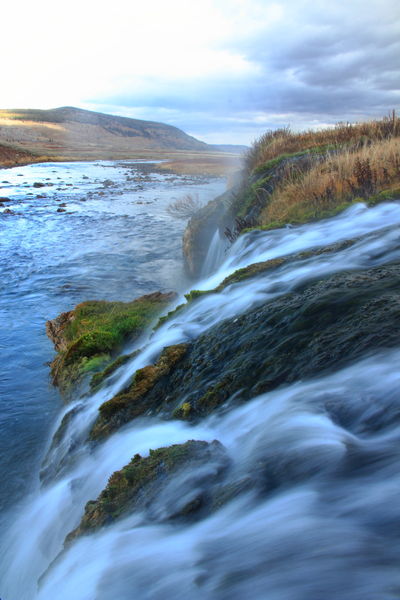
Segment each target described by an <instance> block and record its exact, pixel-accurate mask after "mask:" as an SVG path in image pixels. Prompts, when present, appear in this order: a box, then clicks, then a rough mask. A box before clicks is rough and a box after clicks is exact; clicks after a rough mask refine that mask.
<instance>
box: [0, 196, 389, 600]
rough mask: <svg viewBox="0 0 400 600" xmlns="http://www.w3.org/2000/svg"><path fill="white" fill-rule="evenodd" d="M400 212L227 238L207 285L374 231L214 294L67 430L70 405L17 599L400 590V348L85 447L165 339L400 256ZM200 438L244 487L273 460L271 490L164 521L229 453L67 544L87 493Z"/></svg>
mask: <svg viewBox="0 0 400 600" xmlns="http://www.w3.org/2000/svg"><path fill="white" fill-rule="evenodd" d="M399 224H400V204H399V203H391V204H382V205H380V206H377V207H375V208H372V209H367V208H366V207H365V206H363V205H361V204H360V205H356V206H354V207H353V208H351V209H349V210H348V211H346V212H345V213H343V214H342V215H339V216H338V217H336V218H334V219H329V220H326V221H323V222H320V223H315V224H309V225H305V226H302V227H297V228H287V229H282V230H277V231H274V232H253V233H249V234H246V235H245V236H243V237H241V238H240V239H239V240H238V241H237V242H236V243H235V244H234V245H233V246H232V247H231V248H230V249H229V251H228V252H222V251H220V245H219V244H218V238H215V239H214V241H213V252H214V253H215V252H216V251H217V250H218V253H219V254H218V256H219V258H218V261H215V262H214V264H213V258H212V257H209V259H208V261H207V264H208V265H209V266H208V268H209V269H211V268H213V269H214V272H212V273H208V274H205V275H204V278H203V279H202V280H201V281H200V282H198V283H196V285H195V287H196V288H200V289H210V288H212V287H214V286H215V285H217V284H218V283H220V282H221V281H222V279H224V277H226V275H227V274H229V273H231V272H233V271H234V270H236V269H237V268H239V267H243V266H245V265H248V264H251V263H253V262H257V261H261V260H267V259H270V258H275V257H279V256H285V255H287V254H291V253H294V252H298V251H300V250H307V249H309V248H315V247H318V246H324V245H326V244H328V243H334V242H336V241H341V240H345V239H349V238H358V239H357V241H356V242H355V243H354V244H353V245H352V246H349V247H347V248H343V249H341V250H338V251H337V252H334V253H331V254H329V255H327V254H321V255H318V256H310V257H309V258H308V259H304V260H301V261H294V262H291V263H287V264H286V265H284V266H283V267H282V268H280V269H279V270H277V271H272V272H269V273H268V272H266V273H265V274H264V275H262V276H261V277H258V278H257V279H253V280H250V281H244V282H241V283H238V284H235V285H231V286H229V287H227V288H226V289H225V290H224V291H223V292H221V293H219V294H210V295H207V296H204V297H201V298H200V299H199V300H198V301H196V302H195V303H192V304H190V305H188V307H187V309H186V310H184V311H180V312H179V313H177V314H176V316H175V317H174V318H172V319H171V320H170V321H168V322H167V323H165V324H164V325H163V326H162V327H161V328H159V329H158V330H157V331H156V332H155V333H154V334H150V333H149V334H148V337H147V339H146V338H144V339H142V340H141V341H140V345H141V347H142V348H143V350H142V352H141V353H140V354H139V355H138V356H137V357H136V358H135V359H133V360H131V361H130V362H129V363H127V364H126V365H124V366H123V367H121V368H120V369H119V371H117V372H116V373H115V375H114V376H113V378H111V380H110V382H109V383H108V384H107V385H106V386H104V387H103V388H102V389H101V390H100V391H98V392H97V393H96V394H93V395H87V396H85V397H83V398H79V399H77V400H76V401H75V402H73V403H72V404H71V405H68V406H67V407H65V408H64V409H63V410H62V411H60V413H59V415H58V421H57V423H56V424H55V425H54V427H57V424H59V423H60V422H61V419H62V418H63V416H64V415H66V414H67V413H69V412H70V419H69V425H68V426H67V427H65V428H64V431H63V435H62V438H61V440H59V441H58V442H57V444H54V445H53V446H52V447H51V448H50V451H49V452H48V454H47V457H46V460H45V472H46V477H45V482H44V483H43V485H42V487H39V486H38V487H37V489H35V490H34V491H33V492H32V493H31V495H30V496H29V497H28V498H27V499H26V500H25V501H24V502H22V503H21V504H20V505H19V506H18V507H17V508H16V509H15V510H12V511H10V512H9V513H8V521H9V527H8V528H4V533H3V537H2V543H1V549H0V561H1V562H0V564H1V566H0V582H1V584H0V596H1V598H2V600H30V599H35V600H52V599H53V598H60V599H61V600H64V599H65V600H67V599H70V598H74V599H76V600H111V598H113V599H115V598H118V599H120V600H128V599H131V598H137V599H141V600H142V599H143V600H166V599H176V598H182V600H183V599H185V600H186V599H188V598H190V599H193V600H198V599H199V600H200V599H205V598H206V599H210V600H214V599H215V600H225V599H226V600H227V599H228V598H229V599H230V600H231V599H234V600H242V599H244V598H246V599H247V598H254V599H256V600H258V599H260V600H261V599H268V600H278V599H279V600H322V599H323V600H337V599H338V598H340V599H341V600H377V599H379V600H389V599H390V600H392V599H394V598H399V597H400V569H399V564H400V544H399V541H400V540H399V538H400V529H399V527H398V523H399V517H400V514H399V513H400V502H399V489H400V487H399V484H400V470H399V458H400V457H399V453H400V450H399V448H400V446H399V438H400V433H399V429H398V426H397V425H398V421H399V415H400V395H399V386H400V372H399V369H398V364H399V359H400V349H390V350H386V351H385V350H381V351H380V352H376V353H375V355H374V356H371V355H369V356H366V357H365V358H364V359H363V360H360V361H359V362H357V363H355V364H352V365H349V366H348V367H347V368H345V369H342V370H341V371H338V372H333V373H330V374H328V375H324V376H323V377H320V378H315V379H313V380H311V381H300V382H297V383H296V384H294V385H291V386H286V387H284V388H282V389H279V390H276V391H274V392H270V393H268V394H263V395H261V396H258V397H255V398H254V399H252V400H251V401H250V402H247V403H246V404H245V405H244V406H242V407H239V408H235V409H233V410H231V411H230V412H227V413H225V414H224V415H223V416H221V415H213V416H211V417H209V418H207V419H205V420H204V421H202V422H201V423H200V424H198V425H195V426H193V425H189V424H186V423H182V422H178V421H177V422H175V421H167V422H163V421H162V420H160V419H158V418H157V419H156V418H142V419H139V420H136V421H133V422H132V423H130V424H128V425H127V426H125V427H124V428H123V429H122V430H120V431H119V432H117V433H115V434H114V435H112V436H111V437H110V438H109V439H108V440H106V441H105V442H104V443H102V444H99V445H98V446H96V447H95V448H94V449H89V447H87V446H86V445H85V443H84V439H85V436H86V433H87V430H88V428H89V427H90V426H91V424H92V423H93V421H94V420H95V418H96V415H97V408H98V406H99V405H100V404H101V403H102V402H104V401H105V400H107V399H109V398H111V397H112V396H113V395H114V394H115V393H116V392H117V391H118V390H120V389H121V388H122V387H123V386H124V385H126V383H127V381H129V379H130V378H131V377H132V375H133V373H134V372H135V370H136V369H137V368H139V367H141V366H143V365H145V364H149V362H151V361H153V360H155V359H156V358H157V356H158V355H159V354H160V352H161V350H162V348H163V347H165V346H167V345H170V344H173V343H179V342H182V341H186V340H191V339H194V338H196V337H197V336H198V335H200V334H201V333H203V332H204V331H206V330H207V329H208V328H210V327H212V326H213V325H214V324H216V323H217V322H219V321H221V320H223V319H225V318H229V317H235V316H236V315H239V314H240V313H243V312H244V311H246V310H248V309H249V308H251V307H254V306H256V305H257V304H260V303H264V302H266V301H268V300H269V299H273V298H276V297H278V296H279V295H282V294H285V293H287V292H288V291H290V290H291V289H293V287H294V286H296V285H298V284H299V283H300V282H304V281H307V280H308V279H315V278H318V277H322V276H326V275H328V274H330V273H335V272H339V271H341V270H344V269H345V270H359V269H365V268H369V267H371V266H376V265H382V264H385V263H388V262H391V261H393V260H398V259H400V235H399V227H398V226H399ZM220 242H221V240H220ZM164 249H165V248H164ZM169 251H170V250H169V249H168V256H169ZM95 263H96V261H94V262H93V264H94V265H95ZM87 268H88V270H89V271H91V267H90V266H87ZM180 301H181V300H178V302H180ZM56 312H57V311H56ZM188 439H195V440H205V441H212V440H214V439H217V440H219V441H220V442H221V443H222V444H223V445H224V447H225V449H226V451H227V453H228V455H229V458H230V460H231V464H232V467H231V469H230V471H229V477H230V481H231V483H232V484H235V483H237V482H238V481H245V480H246V477H248V476H249V475H250V474H257V473H258V472H259V470H260V468H261V467H260V465H262V468H263V469H267V470H268V469H269V470H270V471H271V473H273V477H272V479H273V484H272V483H270V485H271V489H270V493H268V494H266V493H265V490H264V493H262V494H260V493H259V492H260V490H257V489H251V490H249V489H248V490H247V491H243V490H242V493H240V494H239V493H238V494H237V496H236V497H235V498H234V499H233V500H231V501H230V502H229V503H227V504H226V505H225V506H223V507H222V508H220V509H219V510H218V511H216V512H215V513H213V514H212V515H211V516H208V517H207V518H204V519H203V520H201V521H199V522H197V523H191V524H182V523H175V524H172V523H171V522H169V523H165V522H164V523H162V522H160V521H162V514H163V511H164V512H165V510H167V509H168V508H166V507H168V506H179V505H180V503H182V502H183V500H184V499H185V498H186V499H187V498H190V497H191V496H190V494H192V493H193V488H195V487H196V485H197V484H196V481H200V480H201V478H204V477H206V478H207V477H212V476H213V473H214V472H215V470H216V469H217V467H218V465H216V464H214V463H213V462H212V461H211V462H209V464H207V465H206V466H204V465H203V466H202V467H201V468H200V467H199V471H198V472H196V469H194V468H193V469H191V470H190V472H187V473H183V474H181V475H180V476H179V478H178V477H177V478H176V480H175V481H174V482H173V485H170V486H168V488H167V489H166V490H164V491H163V497H162V498H160V499H159V501H158V503H156V506H155V508H154V515H155V518H154V519H153V521H152V522H151V523H149V521H148V519H147V520H146V515H144V514H139V513H134V514H132V515H130V516H128V517H127V518H125V519H123V520H120V521H118V522H116V523H114V524H112V525H110V526H108V527H106V528H104V529H103V530H100V531H99V532H98V533H96V534H95V535H91V536H87V537H82V538H80V539H78V540H77V541H75V542H74V543H73V544H72V545H71V546H70V547H69V548H68V549H67V550H64V551H63V552H61V551H62V548H63V541H64V539H65V536H66V534H68V533H69V532H70V531H71V530H72V529H73V528H74V527H76V525H77V524H78V523H79V521H80V517H81V516H82V512H83V509H84V506H85V503H86V502H87V501H88V500H89V499H94V498H96V497H97V495H98V494H99V493H100V491H101V490H102V489H103V488H104V486H105V484H106V483H107V479H108V477H109V476H110V474H111V473H112V472H113V471H114V470H116V469H119V468H121V467H122V466H123V465H125V464H127V463H128V462H129V460H130V459H131V458H132V456H133V455H134V454H135V453H140V454H142V455H146V454H147V453H148V451H149V448H158V447H161V446H166V445H170V444H174V443H181V442H185V441H186V440H188ZM60 552H61V554H60ZM50 565H51V567H50V568H49V566H50ZM38 582H40V583H39V585H38Z"/></svg>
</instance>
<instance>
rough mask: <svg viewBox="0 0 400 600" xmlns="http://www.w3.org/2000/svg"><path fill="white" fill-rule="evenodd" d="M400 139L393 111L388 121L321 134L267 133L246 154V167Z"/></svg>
mask: <svg viewBox="0 0 400 600" xmlns="http://www.w3.org/2000/svg"><path fill="white" fill-rule="evenodd" d="M398 136H400V119H399V118H398V117H396V114H395V112H394V111H393V112H392V113H391V115H389V117H384V118H383V119H380V120H374V121H366V122H363V123H355V124H351V123H337V125H335V127H332V128H329V129H322V130H318V131H313V130H309V131H303V132H300V133H293V132H292V131H291V130H290V127H284V128H281V129H277V130H275V131H267V132H266V133H265V134H264V135H262V136H261V137H260V139H259V140H257V141H256V142H255V143H254V144H253V146H252V147H251V148H250V149H249V150H248V151H247V154H246V158H245V163H246V168H247V169H248V171H254V169H256V168H257V167H260V166H262V165H265V164H266V163H267V162H268V161H271V160H276V159H277V158H278V157H281V156H283V155H285V154H286V155H293V154H294V153H298V152H304V151H307V150H314V151H321V150H323V149H327V148H328V149H329V150H331V149H335V148H336V149H337V148H342V147H343V146H344V147H346V148H355V149H357V148H360V147H362V146H369V145H371V144H372V143H374V142H378V141H382V140H386V139H390V138H392V137H398Z"/></svg>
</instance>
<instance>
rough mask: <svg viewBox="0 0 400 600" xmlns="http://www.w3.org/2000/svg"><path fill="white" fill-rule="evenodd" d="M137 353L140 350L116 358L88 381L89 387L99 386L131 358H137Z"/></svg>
mask: <svg viewBox="0 0 400 600" xmlns="http://www.w3.org/2000/svg"><path fill="white" fill-rule="evenodd" d="M139 353H140V350H135V352H131V353H130V354H122V355H121V356H118V358H116V359H115V360H114V361H113V362H112V363H111V364H109V365H108V366H107V367H106V368H105V369H104V370H103V371H101V372H100V373H96V374H95V375H93V377H92V379H91V381H90V387H97V386H99V385H100V384H101V383H103V381H104V380H105V379H106V378H107V377H109V376H110V375H111V374H112V373H114V372H115V371H116V370H117V369H119V367H122V365H124V364H125V363H127V362H128V361H129V360H130V359H131V358H134V357H135V356H137V355H138V354H139Z"/></svg>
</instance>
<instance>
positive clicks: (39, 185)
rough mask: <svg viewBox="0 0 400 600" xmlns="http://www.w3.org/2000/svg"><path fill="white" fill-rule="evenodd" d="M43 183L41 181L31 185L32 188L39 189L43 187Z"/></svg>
mask: <svg viewBox="0 0 400 600" xmlns="http://www.w3.org/2000/svg"><path fill="white" fill-rule="evenodd" d="M45 185H46V184H45V183H42V182H41V181H35V183H34V184H33V187H34V188H41V187H45Z"/></svg>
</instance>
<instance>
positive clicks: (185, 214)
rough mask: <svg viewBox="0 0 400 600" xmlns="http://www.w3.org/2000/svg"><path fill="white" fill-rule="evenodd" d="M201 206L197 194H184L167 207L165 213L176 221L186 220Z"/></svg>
mask: <svg viewBox="0 0 400 600" xmlns="http://www.w3.org/2000/svg"><path fill="white" fill-rule="evenodd" d="M202 206H203V203H202V202H201V200H200V198H199V195H198V194H185V195H184V196H183V197H182V198H178V200H175V202H171V204H169V205H168V207H167V212H168V214H169V215H171V217H175V218H176V219H184V220H188V219H190V217H192V216H193V215H194V214H195V213H196V212H197V211H198V210H200V208H201V207H202Z"/></svg>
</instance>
